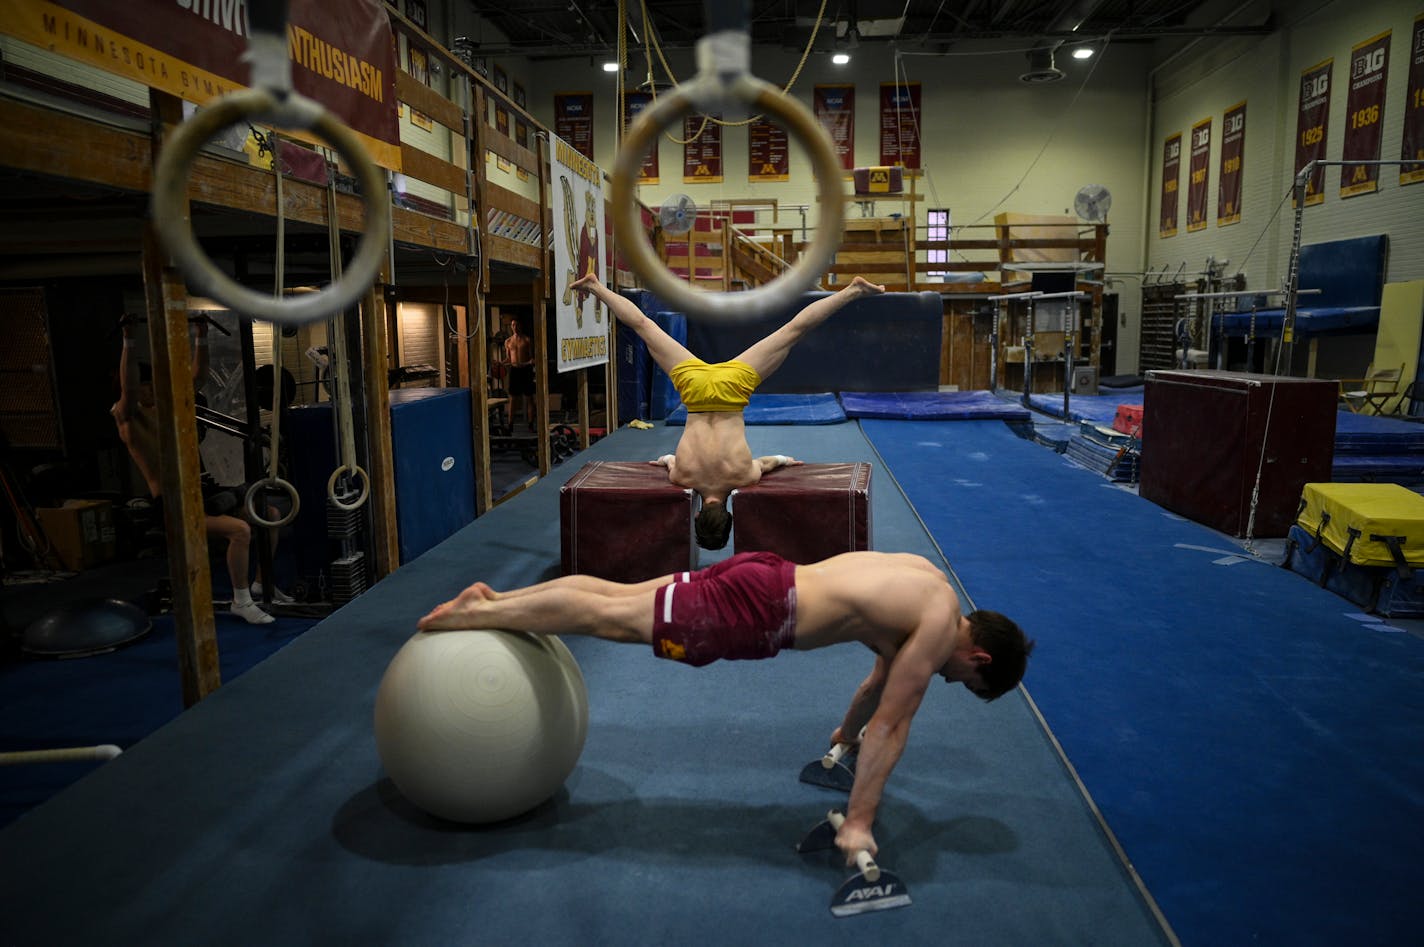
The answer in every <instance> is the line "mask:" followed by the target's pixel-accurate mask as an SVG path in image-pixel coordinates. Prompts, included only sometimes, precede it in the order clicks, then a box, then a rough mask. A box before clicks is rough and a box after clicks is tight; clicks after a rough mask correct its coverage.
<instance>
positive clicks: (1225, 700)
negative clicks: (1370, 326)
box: [860, 421, 1424, 945]
mask: <svg viewBox="0 0 1424 947" xmlns="http://www.w3.org/2000/svg"><path fill="white" fill-rule="evenodd" d="M860 425H861V429H862V430H864V431H865V432H866V434H867V436H868V437H869V438H870V439H871V442H872V443H873V444H874V445H875V447H876V449H877V450H878V451H879V453H880V456H881V458H882V460H883V461H884V463H885V465H886V467H887V468H888V470H889V472H890V473H891V474H892V475H893V477H894V479H895V480H896V481H897V482H898V484H899V485H900V487H901V488H902V489H903V490H904V491H905V494H906V496H907V497H908V498H909V499H910V501H911V503H912V504H913V505H914V507H915V509H916V510H917V512H918V513H919V515H920V516H921V518H922V519H923V520H924V522H925V525H926V526H927V527H928V528H929V530H930V532H931V534H932V535H933V536H934V537H935V538H936V540H937V542H938V543H939V545H940V547H941V549H943V551H944V553H945V555H946V556H947V558H948V559H949V561H950V564H951V565H952V566H953V568H954V571H955V573H956V575H957V576H958V577H959V579H960V581H961V582H962V583H963V586H964V588H965V590H966V591H967V593H968V594H969V595H970V596H972V597H973V599H974V605H975V606H979V607H984V608H1002V609H1004V610H1005V611H1007V612H1008V613H1009V616H1010V617H1011V618H1013V619H1015V620H1016V621H1020V622H1022V623H1023V625H1024V628H1025V629H1026V630H1027V631H1028V633H1029V634H1030V635H1031V636H1032V637H1035V638H1037V639H1038V648H1037V650H1036V651H1035V653H1034V655H1033V657H1032V659H1031V661H1030V664H1029V669H1028V673H1027V675H1026V677H1025V685H1026V686H1027V688H1028V690H1029V692H1030V694H1031V696H1032V698H1033V700H1034V701H1035V702H1036V704H1037V705H1038V707H1039V709H1040V710H1041V712H1042V713H1043V715H1044V717H1045V719H1046V720H1047V722H1048V725H1049V726H1050V727H1051V728H1052V730H1053V733H1054V734H1055V735H1056V736H1057V738H1058V740H1059V742H1060V743H1061V744H1062V746H1063V749H1064V751H1065V752H1066V753H1067V755H1068V757H1069V759H1070V760H1071V761H1072V763H1073V766H1074V767H1075V768H1076V770H1077V772H1078V775H1079V776H1080V777H1081V778H1082V780H1083V782H1084V784H1085V785H1086V786H1087V788H1088V791H1089V792H1090V793H1091V794H1092V797H1093V799H1094V800H1095V801H1096V802H1097V804H1098V807H1099V809H1100V810H1101V811H1102V813H1103V815H1104V817H1105V818H1106V819H1107V822H1108V824H1109V825H1110V826H1111V828H1112V831H1113V832H1114V834H1115V835H1116V836H1117V839H1118V840H1119V842H1120V843H1121V844H1122V847H1123V849H1124V850H1125V852H1126V855H1127V857H1128V859H1130V861H1131V863H1132V864H1133V866H1134V867H1135V868H1136V869H1137V871H1138V872H1139V873H1140V874H1141V875H1142V877H1143V879H1144V880H1145V881H1146V883H1147V886H1148V888H1149V890H1151V892H1152V894H1153V896H1154V897H1155V898H1156V900H1157V903H1158V904H1159V905H1160V906H1161V908H1162V910H1163V912H1164V913H1165V914H1166V916H1167V919H1168V921H1169V922H1170V923H1171V925H1172V927H1173V929H1174V930H1175V931H1176V933H1177V935H1178V936H1179V937H1180V941H1181V943H1183V944H1191V945H1195V944H1245V943H1260V944H1291V945H1305V944H1310V945H1315V944H1319V945H1328V944H1345V943H1351V944H1353V943H1365V942H1368V943H1372V944H1404V943H1411V942H1414V941H1417V940H1418V934H1419V931H1420V930H1421V928H1424V900H1421V899H1418V897H1417V894H1418V891H1419V888H1420V886H1421V885H1424V862H1421V861H1420V859H1419V858H1418V857H1417V856H1416V855H1415V854H1414V853H1415V852H1417V851H1418V850H1419V846H1420V845H1421V844H1424V755H1421V754H1420V753H1419V735H1420V733H1424V689H1421V688H1420V686H1419V680H1420V677H1421V675H1424V641H1421V640H1420V639H1419V638H1417V637H1415V636H1414V635H1411V634H1408V633H1406V632H1404V631H1403V630H1401V629H1400V628H1397V627H1392V626H1390V625H1388V624H1386V623H1384V622H1379V621H1377V620H1375V619H1374V617H1373V616H1367V615H1360V614H1359V609H1358V607H1357V606H1354V605H1352V604H1350V603H1349V602H1347V601H1346V600H1344V599H1342V598H1340V597H1338V596H1336V595H1334V594H1332V593H1330V592H1327V591H1326V590H1324V589H1321V588H1318V587H1316V586H1315V585H1314V584H1312V583H1311V582H1309V581H1307V580H1305V579H1303V578H1301V577H1300V576H1297V575H1295V574H1293V573H1291V572H1289V571H1288V570H1285V569H1281V568H1279V567H1277V566H1275V565H1272V564H1270V563H1267V562H1265V561H1263V560H1258V559H1252V558H1249V557H1248V556H1247V555H1246V554H1245V553H1244V552H1243V550H1241V549H1240V547H1238V546H1235V545H1234V544H1233V543H1232V542H1231V541H1230V540H1228V539H1226V538H1224V537H1222V536H1221V535H1220V534H1218V533H1216V532H1214V531H1212V530H1209V529H1207V528H1206V527H1203V526H1200V525H1198V524H1196V523H1192V522H1189V521H1186V520H1183V519H1182V518H1181V517H1178V516H1174V515H1172V514H1170V513H1167V512H1166V511H1164V510H1163V509H1161V508H1160V507H1158V506H1156V505H1155V504H1152V503H1150V502H1148V501H1146V500H1143V499H1141V498H1140V497H1138V496H1136V495H1134V494H1132V493H1131V492H1129V491H1126V490H1122V489H1119V488H1115V487H1113V486H1112V485H1110V484H1107V483H1105V482H1104V481H1103V480H1102V478H1101V477H1098V476H1095V475H1093V474H1091V473H1089V472H1088V471H1084V470H1081V469H1079V468H1077V467H1075V466H1073V465H1071V464H1069V463H1067V462H1066V461H1065V460H1064V459H1063V458H1062V457H1060V456H1058V455H1055V454H1053V453H1052V452H1050V451H1047V450H1045V449H1043V448H1041V447H1039V446H1037V445H1034V444H1032V443H1030V442H1028V441H1025V440H1022V439H1020V438H1018V437H1015V436H1014V434H1013V432H1011V431H1010V430H1008V429H1007V427H1006V426H1005V425H1002V424H992V423H969V424H959V423H956V424H953V425H951V424H947V423H937V422H916V423H907V422H896V421H861V422H860ZM1410 839H1413V840H1414V841H1412V842H1411V841H1410ZM1060 942H1063V941H1060Z"/></svg>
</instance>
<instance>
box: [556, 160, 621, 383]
mask: <svg viewBox="0 0 1424 947" xmlns="http://www.w3.org/2000/svg"><path fill="white" fill-rule="evenodd" d="M549 180H550V182H551V183H552V184H553V187H551V188H550V196H551V203H552V205H553V206H552V210H553V214H554V233H553V235H552V236H553V242H554V273H553V277H554V312H555V315H556V319H555V322H556V325H557V328H558V333H557V336H558V338H557V343H558V346H559V357H558V366H559V371H561V372H567V371H571V370H573V369H575V368H586V367H588V366H590V365H602V364H603V363H604V362H607V361H608V335H609V333H608V324H609V323H610V322H612V321H613V316H612V313H609V314H608V318H607V319H606V320H605V319H604V312H603V304H602V303H601V302H600V301H599V299H598V297H597V296H595V295H593V294H592V293H590V292H585V291H575V290H574V289H573V284H574V282H575V281H577V280H578V279H579V278H581V277H583V276H584V275H586V274H588V273H593V274H594V275H596V276H597V277H598V278H599V279H600V280H601V279H603V255H602V254H601V253H600V252H599V249H598V248H599V236H600V235H601V234H602V233H603V232H604V227H603V217H604V214H603V172H602V171H601V170H599V167H598V165H596V164H594V163H593V162H592V161H590V160H589V159H587V158H585V157H584V156H583V155H582V154H581V153H580V152H579V151H578V150H577V149H576V148H574V147H573V146H572V145H570V144H569V143H568V142H566V141H564V140H563V139H562V138H559V137H558V136H554V140H553V147H551V148H550V149H549Z"/></svg>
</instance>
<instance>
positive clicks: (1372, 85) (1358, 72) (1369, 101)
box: [1340, 30, 1390, 197]
mask: <svg viewBox="0 0 1424 947" xmlns="http://www.w3.org/2000/svg"><path fill="white" fill-rule="evenodd" d="M1389 35H1390V31H1389V30H1385V31H1384V32H1383V33H1381V34H1379V35H1378V36H1374V37H1371V38H1370V39H1367V40H1365V41H1364V42H1363V43H1360V44H1358V45H1357V46H1355V48H1354V49H1352V50H1351V51H1350V89H1349V92H1348V93H1346V99H1345V145H1344V147H1343V148H1342V149H1341V154H1340V157H1342V158H1344V159H1345V160H1346V161H1352V160H1353V161H1378V160H1379V156H1380V137H1381V136H1380V127H1381V126H1382V125H1383V123H1384V87H1385V77H1386V76H1387V75H1388V74H1389ZM1379 170H1380V169H1379V165H1377V164H1347V165H1343V166H1342V167H1341V168H1340V196H1341V197H1354V196H1355V195H1356V194H1369V193H1371V192H1372V191H1376V190H1378V189H1379Z"/></svg>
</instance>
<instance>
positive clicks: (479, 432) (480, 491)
mask: <svg viewBox="0 0 1424 947" xmlns="http://www.w3.org/2000/svg"><path fill="white" fill-rule="evenodd" d="M485 306H486V300H485V299H484V295H483V293H481V292H480V278H479V274H478V273H476V272H474V271H473V270H470V271H468V272H466V274H465V312H466V323H465V324H466V326H467V327H468V328H466V329H465V330H464V332H465V335H466V337H467V341H466V344H465V347H466V348H467V349H468V350H469V353H470V355H469V360H470V381H469V384H470V418H471V421H472V422H473V430H472V431H471V432H470V436H471V439H472V442H473V446H474V451H475V515H476V516H482V515H484V514H485V513H486V512H488V511H489V508H490V507H491V506H493V505H494V484H493V483H492V482H491V480H490V477H491V474H492V464H491V463H490V429H489V377H488V373H489V352H488V351H487V346H488V343H489V324H488V322H486V309H485Z"/></svg>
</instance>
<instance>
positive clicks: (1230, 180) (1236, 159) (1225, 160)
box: [1216, 102, 1246, 227]
mask: <svg viewBox="0 0 1424 947" xmlns="http://www.w3.org/2000/svg"><path fill="white" fill-rule="evenodd" d="M1245 155H1246V103H1245V102H1237V103H1236V104H1235V105H1233V106H1231V108H1229V109H1227V110H1226V113H1225V114H1223V115H1222V116H1221V170H1220V171H1218V172H1217V175H1216V225H1217V226H1218V227H1229V226H1231V225H1232V224H1239V223H1241V173H1242V166H1241V163H1242V160H1243V158H1244V157H1245Z"/></svg>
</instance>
